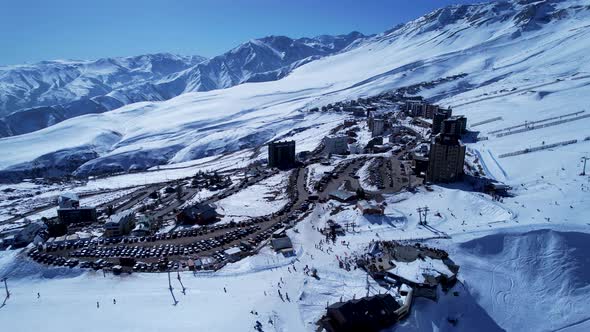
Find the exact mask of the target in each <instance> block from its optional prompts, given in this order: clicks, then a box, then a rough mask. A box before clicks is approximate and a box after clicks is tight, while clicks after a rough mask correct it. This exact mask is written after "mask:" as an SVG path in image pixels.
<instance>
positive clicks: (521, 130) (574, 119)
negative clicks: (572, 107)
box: [496, 114, 590, 137]
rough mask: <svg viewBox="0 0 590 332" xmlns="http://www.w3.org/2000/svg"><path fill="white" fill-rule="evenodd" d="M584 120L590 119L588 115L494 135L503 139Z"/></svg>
mask: <svg viewBox="0 0 590 332" xmlns="http://www.w3.org/2000/svg"><path fill="white" fill-rule="evenodd" d="M585 118H590V114H586V115H580V116H577V117H575V118H570V119H564V120H559V121H555V122H549V123H546V124H542V125H539V126H531V127H528V126H527V127H526V128H522V129H519V130H515V131H509V132H507V133H499V134H497V135H496V137H503V136H508V135H515V134H520V133H524V132H526V131H531V130H537V129H542V128H547V127H552V126H557V125H560V124H564V123H567V122H572V121H577V120H582V119H585Z"/></svg>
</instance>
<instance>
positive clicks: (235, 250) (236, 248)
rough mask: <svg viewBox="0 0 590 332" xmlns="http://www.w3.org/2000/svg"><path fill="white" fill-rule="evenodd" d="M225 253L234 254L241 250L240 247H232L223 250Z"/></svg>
mask: <svg viewBox="0 0 590 332" xmlns="http://www.w3.org/2000/svg"><path fill="white" fill-rule="evenodd" d="M224 252H225V254H226V255H235V254H239V253H241V252H242V249H240V248H238V247H233V248H229V249H227V250H226V251H224Z"/></svg>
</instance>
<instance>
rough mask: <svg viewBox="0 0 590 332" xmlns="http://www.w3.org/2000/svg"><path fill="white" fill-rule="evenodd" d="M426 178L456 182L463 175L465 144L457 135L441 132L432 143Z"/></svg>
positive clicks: (433, 180)
mask: <svg viewBox="0 0 590 332" xmlns="http://www.w3.org/2000/svg"><path fill="white" fill-rule="evenodd" d="M428 159H429V163H428V172H427V174H426V179H427V180H428V181H431V182H454V181H457V180H459V179H460V178H461V177H462V176H463V164H464V163H465V145H463V143H462V142H461V140H459V137H458V136H456V135H444V134H439V135H437V136H436V137H435V139H434V142H433V143H432V144H431V145H430V156H429V158H428Z"/></svg>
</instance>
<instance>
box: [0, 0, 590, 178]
mask: <svg viewBox="0 0 590 332" xmlns="http://www.w3.org/2000/svg"><path fill="white" fill-rule="evenodd" d="M589 47H590V0H540V1H531V0H512V1H505V2H504V1H493V2H489V3H482V4H474V5H456V6H450V7H446V8H442V9H439V10H436V11H434V12H432V13H429V14H427V15H424V16H422V17H420V18H417V19H415V20H413V21H410V22H408V23H406V24H403V25H399V26H397V27H395V28H393V29H391V30H388V31H385V32H384V33H382V34H379V35H377V36H372V37H364V36H362V35H360V34H356V33H354V34H351V35H348V36H341V37H318V38H312V39H297V40H292V39H289V38H286V37H267V38H263V39H259V40H253V41H250V42H247V43H245V44H243V45H241V46H239V47H237V48H235V49H233V50H231V51H230V52H228V53H226V54H224V55H222V56H219V57H215V58H212V59H209V60H205V61H203V60H202V59H200V58H196V57H194V58H182V57H175V56H166V58H167V57H170V58H172V59H175V60H174V61H173V63H175V66H176V68H175V69H174V70H163V69H160V70H159V71H157V73H156V72H152V70H151V69H149V70H148V68H154V67H157V66H154V65H153V63H152V60H150V61H148V60H147V59H148V58H146V60H145V61H146V62H142V63H144V64H145V65H144V66H140V65H138V66H137V67H140V68H142V69H135V70H132V69H129V68H131V67H132V66H131V65H126V66H125V68H127V69H125V70H123V69H119V70H121V71H124V72H125V73H126V74H125V75H124V76H127V75H131V74H129V73H134V72H136V71H137V72H149V74H136V75H138V76H141V75H145V76H141V77H145V79H143V81H142V80H140V79H137V81H138V82H136V83H134V84H130V83H121V81H123V79H116V78H114V76H109V75H111V74H112V72H114V71H117V72H118V71H119V70H114V69H113V68H119V66H118V65H113V63H120V62H126V61H129V62H133V61H131V60H130V59H131V58H125V60H124V59H119V60H117V61H115V60H110V61H109V60H99V61H97V62H103V63H104V64H103V66H98V65H96V64H95V62H87V63H86V65H84V66H89V65H88V64H89V63H92V64H93V66H92V67H93V68H94V70H93V71H92V72H93V74H92V79H90V78H87V77H88V76H83V75H81V74H78V76H77V77H84V78H79V79H74V78H72V77H73V76H75V75H72V76H71V77H70V76H69V75H65V74H64V73H63V72H62V71H61V70H57V69H54V70H53V71H51V70H50V69H47V70H48V71H49V72H51V73H52V74H51V75H49V74H46V75H47V76H51V77H53V79H54V80H55V82H56V83H55V84H53V85H52V84H50V83H44V85H43V89H41V88H39V89H41V90H44V91H51V93H49V92H46V93H38V94H37V95H36V97H35V98H34V100H35V102H36V103H39V102H40V100H41V101H43V100H46V99H47V98H49V97H48V96H49V95H53V97H51V98H54V99H53V101H52V103H55V102H57V101H58V100H69V99H68V98H71V99H76V100H75V101H72V102H70V103H62V104H60V106H53V107H49V108H47V107H46V108H45V110H47V109H49V110H52V111H47V112H43V111H40V112H39V113H40V114H41V115H43V116H41V115H38V116H37V117H35V116H32V117H31V119H28V118H27V117H26V116H25V114H26V113H27V111H19V112H16V113H12V114H11V115H9V116H8V117H7V119H8V118H14V117H17V116H22V119H23V120H22V121H20V122H17V123H14V125H15V126H17V125H19V126H25V125H26V126H28V127H27V129H28V131H32V130H34V128H33V127H34V126H33V125H31V124H36V125H37V126H38V127H43V126H47V125H49V124H51V123H55V122H59V121H61V120H62V119H63V118H57V116H56V115H47V114H54V113H52V112H55V114H60V115H61V114H62V113H59V112H60V111H61V112H64V113H67V114H66V115H68V116H69V117H71V118H70V119H67V120H64V121H62V122H59V123H57V124H55V125H52V126H49V127H47V128H44V129H41V130H38V131H35V132H30V133H28V134H24V135H18V136H11V137H4V138H1V139H0V151H2V154H0V182H8V181H18V180H19V179H22V178H25V177H37V176H62V175H68V174H70V175H76V176H82V177H83V176H88V175H97V174H112V173H116V172H127V171H140V170H145V169H149V168H151V167H154V166H156V165H167V164H175V163H183V162H189V161H193V160H196V159H201V158H205V157H210V156H215V155H219V154H222V153H231V152H235V151H239V150H244V149H253V150H254V151H250V153H252V154H256V153H258V154H257V155H255V158H264V157H265V155H264V151H263V150H258V149H255V148H257V147H260V146H262V145H263V144H265V143H266V142H268V141H270V140H273V139H280V138H285V137H290V138H292V139H294V140H296V141H297V149H298V151H304V150H308V149H313V148H314V147H315V144H314V142H316V143H317V142H318V141H319V140H320V139H321V137H323V136H325V134H326V133H327V132H328V131H329V130H330V129H331V128H333V127H334V126H335V125H336V123H339V122H340V121H341V120H342V119H344V118H345V116H346V115H344V114H337V113H323V112H317V113H312V112H306V111H305V110H308V109H310V108H313V107H318V106H323V105H327V104H328V103H334V102H337V101H343V100H351V99H356V98H359V97H367V96H374V95H377V94H380V93H383V92H386V91H391V90H392V89H396V88H400V87H407V86H410V85H414V84H421V83H423V82H431V83H432V82H436V81H439V83H437V84H429V86H427V87H424V89H422V91H420V92H419V93H420V95H422V96H424V97H425V98H428V99H429V100H430V101H440V102H441V103H442V104H443V105H445V106H452V107H453V109H454V110H455V112H458V114H466V115H468V117H469V121H482V120H486V119H489V118H493V117H496V116H499V115H498V114H501V115H502V116H504V117H509V116H513V115H517V114H518V115H519V117H523V116H524V115H526V117H527V118H528V119H529V120H532V119H535V118H542V117H543V116H542V114H544V113H548V114H555V112H556V110H562V111H563V114H565V113H571V112H574V111H580V110H583V109H584V107H587V105H586V104H587V102H586V99H584V96H586V95H587V94H588V93H590V74H589V73H590V61H589V60H590V53H589V52H588V49H589ZM318 57H321V58H320V59H317V58H318ZM311 60H313V61H311ZM168 61H172V60H168ZM162 62H167V61H164V60H162ZM49 64H50V65H48V66H47V67H46V68H54V65H51V64H52V63H49ZM36 66H41V67H43V65H42V64H39V65H36ZM55 66H58V65H57V64H56V65H55ZM59 66H60V68H63V67H68V66H69V65H68V64H64V63H63V62H61V64H60V65H59ZM77 66H82V65H77ZM84 66H82V67H84ZM11 68H12V69H10V70H8V71H7V69H3V70H4V72H3V73H4V74H3V75H6V72H11V73H12V74H11V77H13V79H14V80H16V81H19V82H22V83H21V84H20V85H22V86H27V87H29V90H28V91H37V90H35V89H32V88H30V86H34V85H35V84H37V85H39V84H40V83H34V82H36V81H31V80H28V79H25V78H23V77H26V76H20V75H18V74H16V70H17V69H19V68H21V69H22V68H26V66H20V67H19V66H16V67H11ZM98 68H108V69H104V71H102V73H101V71H99V70H98ZM133 68H136V67H133ZM78 70H79V71H81V72H84V71H83V70H80V69H78ZM87 72H89V71H87ZM107 74H109V75H107ZM86 75H89V74H86ZM41 76H44V75H41ZM156 76H157V77H158V78H148V77H156ZM450 76H456V77H459V78H458V79H456V80H452V81H448V82H447V81H445V82H442V83H441V82H440V79H441V78H444V77H450ZM96 77H100V78H96ZM107 77H109V78H108V79H107ZM279 78H280V79H279ZM2 80H4V79H2ZM269 80H275V81H272V82H266V83H247V82H258V81H269ZM48 81H50V80H48ZM72 81H74V82H76V84H74V83H72ZM97 81H100V82H103V81H104V82H109V84H110V85H109V86H116V89H111V90H108V89H107V88H104V89H103V90H101V91H98V92H97V91H96V90H100V89H99V88H97V87H98V86H104V85H107V84H106V83H101V84H102V85H101V84H98V83H96V85H92V88H90V87H89V86H90V84H89V83H88V84H85V83H84V82H97ZM25 82H29V84H26V83H25ZM66 82H70V83H69V84H66ZM125 82H129V80H127V81H125ZM240 83H245V84H240ZM2 84H5V83H2ZM20 85H19V86H20ZM230 86H232V87H231V88H226V89H218V90H212V91H207V92H198V93H185V92H189V91H205V90H211V89H217V88H224V87H230ZM49 87H52V88H49ZM66 87H67V88H66ZM73 87H76V88H73ZM109 89H110V88H109ZM13 90H14V89H13ZM13 90H11V89H8V88H3V89H0V91H1V93H2V95H3V96H6V95H7V91H13ZM41 90H39V91H41ZM107 90H108V91H107ZM14 91H21V90H18V89H17V90H14ZM164 91H166V92H167V93H168V94H165V93H164ZM13 93H15V92H13ZM70 94H71V95H76V96H78V97H71V95H70ZM175 96H176V97H175ZM171 97H174V98H171ZM2 98H3V99H2V100H4V101H6V97H2ZM51 98H49V99H51ZM60 98H62V99H60ZM23 99H27V98H23ZM163 99H168V100H166V101H160V100H163ZM145 100H148V102H141V103H133V104H130V103H132V102H134V101H145ZM23 103H24V101H23ZM77 104H80V105H81V106H80V107H75V105H77ZM85 104H86V105H90V106H92V105H96V108H97V109H96V110H95V111H92V110H91V111H89V109H91V108H90V107H86V106H84V105H85ZM124 104H129V105H126V106H124V107H119V106H121V105H124ZM496 104H499V105H500V106H496ZM3 105H4V104H3ZM496 107H497V108H496ZM114 108H117V109H114ZM105 109H107V110H111V111H109V112H104V110H105ZM28 112H32V111H30V110H29V111H28ZM90 112H95V113H98V114H86V115H84V116H74V115H77V114H83V113H90ZM72 116H74V117H72ZM35 119H41V120H43V121H41V120H39V122H35V121H36V120H35ZM11 124H12V122H11ZM587 128H588V127H587V125H586V123H584V122H583V121H580V122H577V123H575V124H569V125H568V126H567V128H566V127H563V129H564V130H561V131H559V132H551V133H550V135H551V141H552V142H558V141H567V140H572V139H580V140H584V139H585V137H587V136H588V132H587ZM10 129H11V130H14V128H10ZM12 133H14V131H13V132H12ZM294 133H295V134H294ZM541 141H543V140H541ZM490 144H491V143H490ZM529 144H530V145H532V146H535V145H540V144H542V143H541V142H537V141H534V140H533V141H527V140H522V141H521V140H513V141H510V142H508V141H506V145H505V146H503V145H500V146H495V147H494V149H496V148H497V150H498V151H499V152H510V151H513V150H515V149H525V148H528V147H529ZM244 153H246V152H244ZM240 158H246V160H248V157H247V156H241V157H240ZM240 160H242V159H240ZM233 162H234V160H232V163H233ZM235 162H236V163H238V164H239V163H240V162H245V161H238V160H235Z"/></svg>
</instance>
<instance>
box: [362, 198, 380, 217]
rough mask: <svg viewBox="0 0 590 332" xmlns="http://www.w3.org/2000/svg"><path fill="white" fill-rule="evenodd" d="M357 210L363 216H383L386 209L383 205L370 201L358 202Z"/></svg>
mask: <svg viewBox="0 0 590 332" xmlns="http://www.w3.org/2000/svg"><path fill="white" fill-rule="evenodd" d="M356 207H357V209H359V211H361V213H362V214H377V215H381V214H383V213H384V209H383V207H382V206H381V205H378V204H375V203H370V202H368V201H365V200H362V201H358V203H357V204H356Z"/></svg>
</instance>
